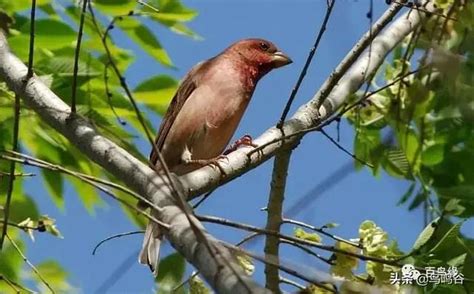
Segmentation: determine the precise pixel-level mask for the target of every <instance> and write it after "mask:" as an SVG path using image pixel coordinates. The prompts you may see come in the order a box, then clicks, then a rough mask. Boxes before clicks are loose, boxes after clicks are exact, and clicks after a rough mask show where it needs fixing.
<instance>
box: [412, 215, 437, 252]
mask: <svg viewBox="0 0 474 294" xmlns="http://www.w3.org/2000/svg"><path fill="white" fill-rule="evenodd" d="M438 225H439V218H437V219H435V220H434V221H432V222H431V223H429V224H428V225H427V226H426V227H425V228H424V229H423V231H422V232H421V234H420V235H418V238H417V239H416V241H415V243H414V244H413V247H412V250H413V251H418V250H419V249H420V248H421V247H423V246H425V244H426V243H427V242H428V241H429V240H430V239H431V238H432V237H433V234H434V232H435V231H436V228H437V227H438Z"/></svg>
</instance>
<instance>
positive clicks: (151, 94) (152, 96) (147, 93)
mask: <svg viewBox="0 0 474 294" xmlns="http://www.w3.org/2000/svg"><path fill="white" fill-rule="evenodd" d="M177 88H178V82H177V81H176V80H175V79H173V78H171V77H170V76H166V75H158V76H154V77H152V78H150V79H148V80H146V81H143V82H142V83H141V84H139V85H138V86H137V87H136V88H135V89H134V91H133V94H134V97H135V99H136V100H137V101H139V102H142V103H144V104H145V105H146V106H148V107H150V108H151V109H153V110H154V111H156V112H157V113H160V114H164V113H165V112H166V109H167V108H168V105H169V103H170V101H171V99H172V98H173V96H174V94H175V92H176V89H177Z"/></svg>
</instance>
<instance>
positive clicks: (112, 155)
mask: <svg viewBox="0 0 474 294" xmlns="http://www.w3.org/2000/svg"><path fill="white" fill-rule="evenodd" d="M26 74H27V68H26V66H25V65H24V64H23V63H22V62H21V61H20V60H19V59H18V58H17V57H16V56H15V55H14V54H12V53H11V52H10V50H9V48H8V45H7V40H6V38H5V35H4V33H3V31H0V77H2V78H3V79H4V80H5V82H6V83H7V85H8V87H9V88H10V89H11V90H12V91H14V92H16V93H17V94H19V95H20V96H21V97H22V99H23V100H24V102H26V104H27V105H28V106H29V107H31V108H32V109H33V110H34V111H36V112H37V113H38V115H39V116H40V117H41V118H42V119H43V120H44V121H46V122H47V123H48V124H50V125H51V126H52V127H53V128H54V129H56V130H57V131H58V132H59V133H61V134H62V135H64V136H65V137H66V138H67V139H69V141H70V142H71V143H72V144H73V145H75V147H76V148H78V149H79V150H81V151H82V152H83V153H84V154H85V155H86V156H88V157H89V158H90V159H91V160H93V161H95V162H96V163H97V164H99V165H100V166H102V167H103V168H104V169H106V170H107V171H108V172H110V173H111V174H113V175H114V176H116V177H117V178H118V179H120V180H122V181H123V182H124V183H125V184H127V186H128V187H129V188H131V189H132V190H134V191H136V192H137V193H138V194H141V195H144V196H145V197H146V198H147V199H150V200H151V201H152V202H153V203H154V204H155V205H156V206H159V207H162V208H163V209H162V210H161V211H160V212H159V213H157V218H158V220H160V221H161V222H164V223H166V224H169V226H170V230H169V231H168V233H167V237H168V239H169V240H170V242H171V244H172V245H173V246H174V247H175V249H176V250H178V251H179V252H180V253H181V254H182V255H183V256H184V257H185V258H186V259H187V260H188V261H189V262H190V263H192V264H193V265H194V266H195V267H196V268H198V269H199V270H200V271H201V274H202V275H203V277H204V278H205V279H206V280H207V282H208V283H209V284H210V285H211V286H212V287H213V288H214V289H215V290H216V291H217V292H219V293H247V292H248V291H247V289H248V288H250V289H251V290H252V293H267V291H266V290H265V289H263V288H261V287H259V286H258V285H257V284H256V283H255V282H253V281H252V279H251V278H250V277H248V276H247V275H245V273H244V272H243V270H241V269H240V267H239V266H238V264H237V263H236V262H235V259H234V257H233V255H232V254H231V253H230V252H229V250H228V249H227V248H225V247H223V246H222V245H220V244H219V243H218V242H216V239H215V238H214V237H212V236H211V235H210V234H208V233H207V232H206V231H205V230H204V228H203V227H202V225H201V224H200V223H199V222H198V221H197V220H196V219H195V218H194V217H192V216H191V219H192V220H193V222H195V224H196V225H197V226H198V229H199V230H200V231H202V233H203V234H204V235H205V236H206V239H207V240H208V241H209V242H210V243H212V244H213V246H214V247H215V248H218V252H219V254H215V253H212V252H209V250H208V249H207V248H206V246H205V244H203V243H202V242H199V240H198V239H197V237H196V235H195V233H194V230H193V229H191V226H190V224H189V221H188V219H187V217H186V215H185V214H184V213H183V212H182V211H181V209H180V208H178V207H177V206H176V205H175V201H174V199H173V196H172V191H171V190H170V188H169V186H170V185H169V184H168V183H166V182H164V181H163V180H162V179H161V177H160V176H159V175H157V174H156V172H155V171H153V170H152V169H150V168H149V167H148V166H147V165H146V164H144V163H142V162H140V161H139V160H138V159H136V158H135V157H133V156H132V155H130V154H129V153H128V152H126V151H125V150H124V149H122V148H121V147H119V146H117V145H116V144H115V143H113V142H111V141H110V140H108V139H106V138H105V137H103V136H102V135H100V134H99V133H98V132H97V130H96V129H94V128H93V126H91V125H90V124H89V123H88V122H87V121H86V120H85V119H83V118H82V117H80V116H78V115H76V114H74V113H71V109H70V108H69V107H68V105H66V104H65V103H64V102H63V101H62V100H61V99H60V98H59V97H58V96H56V95H55V94H54V93H53V92H52V91H51V90H50V89H49V88H48V87H47V86H46V85H44V84H43V83H42V82H41V81H40V80H39V79H37V78H36V77H32V78H31V79H30V80H28V82H27V84H26V85H25V84H24V82H23V81H24V78H25V76H26ZM216 251H217V249H216ZM229 260H230V261H232V263H231V265H229V264H228V261H229ZM231 266H232V268H231ZM235 271H236V272H237V273H238V275H236V274H235V273H234V272H235Z"/></svg>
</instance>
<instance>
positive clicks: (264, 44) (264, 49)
mask: <svg viewBox="0 0 474 294" xmlns="http://www.w3.org/2000/svg"><path fill="white" fill-rule="evenodd" d="M269 48H270V46H268V44H267V43H264V42H262V43H260V49H262V50H263V51H267V50H268V49H269Z"/></svg>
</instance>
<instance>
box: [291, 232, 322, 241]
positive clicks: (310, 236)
mask: <svg viewBox="0 0 474 294" xmlns="http://www.w3.org/2000/svg"><path fill="white" fill-rule="evenodd" d="M293 235H294V236H295V237H296V238H298V239H302V240H306V241H311V242H316V243H321V236H319V235H318V234H316V233H308V232H306V231H305V230H303V229H302V228H295V231H294V233H293Z"/></svg>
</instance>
